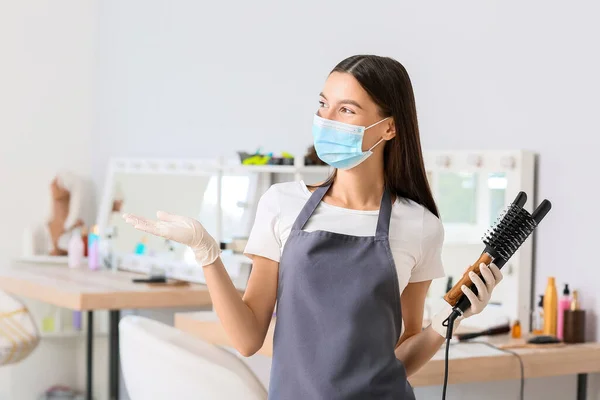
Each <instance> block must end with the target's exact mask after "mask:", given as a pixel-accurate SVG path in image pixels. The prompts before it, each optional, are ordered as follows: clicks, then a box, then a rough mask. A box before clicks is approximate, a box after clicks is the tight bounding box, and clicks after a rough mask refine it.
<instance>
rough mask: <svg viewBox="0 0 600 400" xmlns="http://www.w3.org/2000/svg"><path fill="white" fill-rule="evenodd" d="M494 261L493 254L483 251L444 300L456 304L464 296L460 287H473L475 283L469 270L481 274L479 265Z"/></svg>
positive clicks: (452, 304)
mask: <svg viewBox="0 0 600 400" xmlns="http://www.w3.org/2000/svg"><path fill="white" fill-rule="evenodd" d="M492 261H493V260H492V256H491V255H489V254H488V253H482V254H481V256H479V259H478V260H477V261H476V262H475V264H473V265H471V266H470V267H469V269H468V270H466V271H465V273H464V274H463V276H462V278H460V280H459V281H458V282H456V284H455V285H454V286H453V287H452V289H450V290H449V291H448V293H446V295H445V296H444V300H446V302H447V303H448V304H450V305H451V306H455V305H456V303H457V302H458V300H460V298H461V297H462V296H464V293H463V291H462V290H461V289H460V288H461V287H462V285H466V286H467V287H471V284H472V283H473V282H472V281H471V278H469V272H471V271H473V272H475V273H476V274H477V275H480V273H479V265H480V264H481V263H484V264H485V265H490V264H491V263H492Z"/></svg>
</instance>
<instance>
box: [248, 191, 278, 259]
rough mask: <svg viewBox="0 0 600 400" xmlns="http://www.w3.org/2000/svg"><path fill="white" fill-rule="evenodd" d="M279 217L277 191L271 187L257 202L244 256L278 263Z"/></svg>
mask: <svg viewBox="0 0 600 400" xmlns="http://www.w3.org/2000/svg"><path fill="white" fill-rule="evenodd" d="M279 217H280V207H279V196H278V193H277V189H276V188H275V187H273V186H271V187H270V188H269V189H267V191H266V192H265V193H264V194H263V195H262V196H261V197H260V200H259V201H258V206H257V208H256V217H255V219H254V224H253V226H252V230H251V231H250V236H249V237H248V242H247V243H246V247H245V249H244V254H245V255H246V256H248V257H250V258H252V257H253V256H255V255H256V256H260V257H265V258H270V259H271V260H274V261H277V262H279V258H280V257H281V239H280V236H279Z"/></svg>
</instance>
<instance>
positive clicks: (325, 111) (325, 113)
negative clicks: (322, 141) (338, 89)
mask: <svg viewBox="0 0 600 400" xmlns="http://www.w3.org/2000/svg"><path fill="white" fill-rule="evenodd" d="M317 115H318V116H319V117H321V118H325V119H335V117H334V115H333V111H332V110H331V108H326V107H323V108H320V109H319V111H317Z"/></svg>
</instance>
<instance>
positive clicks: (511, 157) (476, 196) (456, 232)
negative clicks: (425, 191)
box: [425, 151, 535, 329]
mask: <svg viewBox="0 0 600 400" xmlns="http://www.w3.org/2000/svg"><path fill="white" fill-rule="evenodd" d="M425 161H426V162H425V164H426V169H427V176H428V179H429V183H430V185H431V188H432V192H433V195H434V198H435V201H436V203H437V205H438V209H439V212H440V216H441V219H442V223H443V225H444V231H445V240H444V247H443V250H442V262H443V264H444V269H445V272H446V278H443V279H437V280H434V281H433V282H432V284H431V286H430V289H429V292H428V301H427V303H428V307H427V308H426V318H427V314H428V313H429V314H430V313H431V312H435V311H436V310H438V309H439V308H440V307H441V306H442V304H443V303H442V302H443V300H442V299H443V296H444V295H445V294H446V292H447V291H448V290H449V289H450V288H451V287H452V286H453V285H454V284H455V283H456V282H457V281H458V280H459V279H460V278H461V277H462V275H463V273H464V271H465V269H466V268H467V267H468V266H469V265H471V264H472V263H473V262H475V261H476V260H477V258H478V257H479V255H480V254H481V252H482V251H483V250H484V248H485V245H484V243H483V240H482V238H483V236H484V235H485V233H486V232H487V231H488V230H489V229H490V228H491V227H492V226H493V225H494V224H495V223H496V222H497V220H498V218H499V217H500V216H501V215H502V212H503V211H504V210H505V208H506V207H507V205H508V204H510V203H511V202H512V201H513V200H514V198H515V196H516V194H517V193H518V192H519V191H521V190H522V191H525V192H526V193H527V194H528V196H529V201H528V202H527V204H526V207H525V208H526V209H528V210H529V211H530V212H531V211H532V205H533V197H534V195H535V193H534V177H535V174H534V154H533V153H530V152H525V151H507V152H490V151H485V152H425ZM532 252H533V245H532V242H531V238H530V239H528V240H527V241H526V242H525V243H524V244H523V245H522V246H521V249H520V250H519V251H517V253H516V254H515V255H514V256H513V257H512V258H511V259H510V260H509V262H508V263H507V264H506V265H505V266H504V268H503V269H502V273H503V276H504V279H503V281H502V284H500V285H498V286H497V287H496V288H495V289H494V292H493V293H492V299H491V303H490V305H489V306H488V307H486V310H484V312H483V313H481V314H480V315H477V316H475V317H473V318H469V320H468V324H469V325H474V326H476V327H477V328H482V327H484V328H485V327H489V326H491V325H494V324H499V323H502V322H507V321H510V322H513V321H514V320H515V319H519V320H520V322H521V325H522V326H523V327H524V329H528V327H529V315H530V314H529V313H530V308H531V300H530V293H531V279H532V264H533V259H532Z"/></svg>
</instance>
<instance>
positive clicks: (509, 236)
mask: <svg viewBox="0 0 600 400" xmlns="http://www.w3.org/2000/svg"><path fill="white" fill-rule="evenodd" d="M526 202H527V195H526V194H525V192H519V194H518V195H517V197H516V198H515V200H514V201H513V202H512V203H511V204H510V205H509V206H508V207H507V208H506V210H505V211H504V212H503V213H502V214H501V215H500V216H499V217H498V220H497V221H496V224H495V225H494V226H493V227H492V228H491V229H490V230H489V231H488V232H487V233H486V234H485V235H484V237H483V243H484V244H485V249H484V250H483V252H482V253H481V255H480V256H479V259H478V260H477V261H476V262H475V264H473V265H471V266H470V267H469V269H467V271H466V272H465V273H464V274H463V276H462V278H461V279H460V280H459V281H458V282H456V284H455V285H454V286H453V287H452V289H450V290H449V291H448V293H446V295H445V296H444V299H445V300H446V301H447V302H448V303H449V304H450V305H451V306H453V307H452V312H451V313H450V315H449V316H448V318H447V319H446V320H445V321H444V323H443V325H444V326H447V327H448V328H447V331H446V362H445V371H444V385H443V389H442V399H445V398H446V388H447V386H448V353H449V349H450V339H451V338H452V327H453V326H454V321H455V320H456V319H457V318H458V317H460V316H461V315H462V314H463V313H464V312H465V310H467V309H468V308H469V306H470V305H471V302H470V301H469V298H468V297H467V296H465V295H464V293H463V292H462V290H461V289H460V288H461V286H462V285H466V286H468V287H470V288H471V290H472V291H473V292H474V293H475V294H477V287H476V286H475V285H474V284H473V282H472V281H471V279H470V278H469V272H471V271H474V272H475V273H476V274H477V275H479V276H481V273H480V271H479V265H480V264H481V263H485V264H486V265H490V264H491V263H492V262H493V263H494V264H496V266H497V267H498V268H502V267H503V266H504V264H506V262H507V261H508V260H509V259H510V258H511V257H512V256H513V255H514V254H515V252H516V251H517V250H518V249H519V247H521V245H522V244H523V242H525V240H527V238H528V237H529V236H530V235H531V234H532V233H533V231H534V230H535V228H537V226H538V224H539V223H540V222H541V221H542V219H544V217H545V216H546V214H548V212H549V211H550V208H552V205H551V204H550V202H549V201H548V200H544V201H542V202H541V203H540V205H539V206H538V207H537V208H536V209H535V211H534V212H533V213H532V214H529V212H528V211H527V210H525V209H524V208H523V206H524V205H525V203H526Z"/></svg>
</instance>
